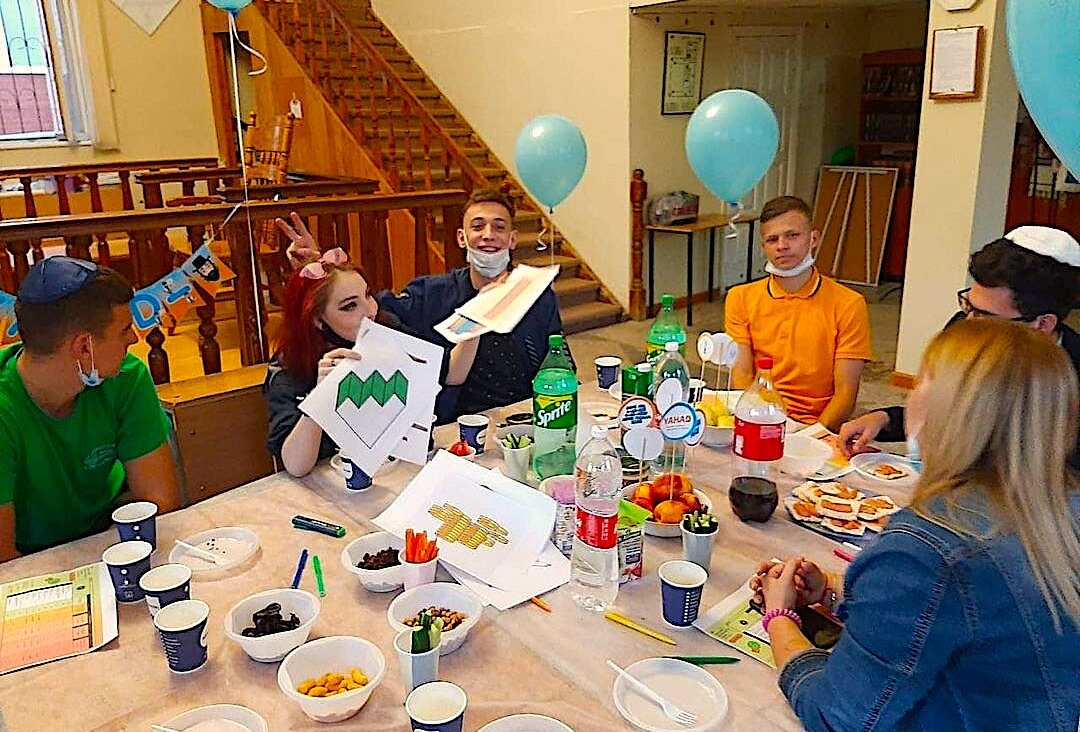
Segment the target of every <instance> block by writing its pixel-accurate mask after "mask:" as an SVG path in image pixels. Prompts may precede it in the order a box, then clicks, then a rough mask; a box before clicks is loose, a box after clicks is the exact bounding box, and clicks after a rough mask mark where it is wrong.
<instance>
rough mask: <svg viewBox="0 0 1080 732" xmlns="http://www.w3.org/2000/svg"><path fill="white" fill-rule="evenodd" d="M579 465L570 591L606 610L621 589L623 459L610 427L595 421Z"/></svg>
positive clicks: (583, 601) (590, 607) (593, 607)
mask: <svg viewBox="0 0 1080 732" xmlns="http://www.w3.org/2000/svg"><path fill="white" fill-rule="evenodd" d="M591 434H592V439H591V440H589V441H588V442H587V443H585V447H583V448H581V454H580V455H579V456H578V459H577V463H576V467H575V471H574V473H575V478H576V483H577V486H576V493H575V502H576V503H577V525H576V529H575V532H574V546H573V549H572V551H571V554H570V596H571V597H573V598H574V602H576V603H577V604H578V605H581V606H582V607H583V608H586V609H587V610H597V611H602V610H605V609H606V608H607V607H608V606H609V605H611V604H612V603H613V602H615V596H616V595H617V594H619V550H618V548H617V543H618V523H619V498H620V492H621V489H622V464H621V463H620V462H619V455H618V453H616V452H615V448H614V447H613V446H612V444H611V443H610V442H609V441H608V435H607V428H606V427H602V426H601V425H594V426H593V428H592V433H591Z"/></svg>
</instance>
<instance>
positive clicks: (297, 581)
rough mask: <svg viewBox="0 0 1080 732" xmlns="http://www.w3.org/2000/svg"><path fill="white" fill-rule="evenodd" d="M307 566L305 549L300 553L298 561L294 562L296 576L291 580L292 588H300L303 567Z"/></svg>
mask: <svg viewBox="0 0 1080 732" xmlns="http://www.w3.org/2000/svg"><path fill="white" fill-rule="evenodd" d="M306 566H307V549H304V550H303V551H301V552H300V559H299V561H297V562H296V574H294V575H293V578H292V588H293V589H294V590H295V589H296V588H297V587H299V586H300V578H301V577H303V576H304V567H306Z"/></svg>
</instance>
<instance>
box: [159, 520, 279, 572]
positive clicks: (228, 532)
mask: <svg viewBox="0 0 1080 732" xmlns="http://www.w3.org/2000/svg"><path fill="white" fill-rule="evenodd" d="M184 541H185V542H186V543H188V544H191V545H193V546H196V547H199V548H200V549H204V550H208V551H210V552H212V553H213V554H216V555H218V556H219V559H218V560H217V564H213V563H211V562H209V561H207V560H206V559H203V558H202V557H201V556H199V555H198V554H196V553H193V552H192V551H191V550H190V549H186V548H185V547H182V546H180V545H179V544H176V545H174V546H173V548H172V551H171V552H169V562H170V563H171V564H186V565H187V566H189V567H191V571H192V572H194V573H195V575H196V579H200V580H214V579H221V578H223V577H225V576H227V575H229V574H231V573H233V572H239V571H240V570H241V569H247V568H248V566H249V565H251V564H252V563H253V561H254V557H255V556H256V555H257V554H258V553H259V537H258V535H256V534H255V532H254V531H252V530H251V529H246V528H244V527H243V526H220V527H218V528H216V529H208V530H206V531H202V532H199V533H198V534H195V535H194V536H188V537H184Z"/></svg>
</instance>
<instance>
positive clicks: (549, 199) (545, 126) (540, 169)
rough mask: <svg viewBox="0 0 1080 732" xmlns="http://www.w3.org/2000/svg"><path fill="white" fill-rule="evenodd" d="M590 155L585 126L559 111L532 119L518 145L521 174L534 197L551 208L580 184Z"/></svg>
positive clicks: (519, 172)
mask: <svg viewBox="0 0 1080 732" xmlns="http://www.w3.org/2000/svg"><path fill="white" fill-rule="evenodd" d="M588 157H589V153H588V149H587V148H586V146H585V136H584V135H582V134H581V130H579V129H578V126H577V125H575V124H574V123H573V122H571V121H570V120H568V119H567V118H566V117H563V116H560V115H558V114H545V115H541V116H539V117H535V118H533V119H531V120H529V122H528V124H526V125H525V127H523V128H522V130H521V133H520V134H518V138H517V145H516V146H515V147H514V165H515V166H516V167H517V172H518V177H519V178H521V182H522V183H524V184H525V187H526V188H528V189H529V192H530V193H532V194H533V197H535V198H536V200H537V201H539V202H540V203H542V204H544V205H545V206H547V207H548V208H554V207H555V206H557V205H558V204H560V203H562V202H563V201H564V200H566V197H567V196H569V195H570V192H571V191H573V190H574V189H575V188H576V187H577V184H578V183H579V182H580V181H581V176H582V175H584V173H585V163H586V161H587V160H588Z"/></svg>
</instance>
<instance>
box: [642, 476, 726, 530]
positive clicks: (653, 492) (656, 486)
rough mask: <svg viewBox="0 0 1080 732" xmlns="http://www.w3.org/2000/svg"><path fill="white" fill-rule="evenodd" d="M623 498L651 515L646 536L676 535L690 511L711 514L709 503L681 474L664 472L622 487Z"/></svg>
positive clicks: (688, 479) (692, 483) (688, 478)
mask: <svg viewBox="0 0 1080 732" xmlns="http://www.w3.org/2000/svg"><path fill="white" fill-rule="evenodd" d="M623 498H625V499H626V500H628V501H630V502H631V503H633V504H636V505H638V506H641V507H642V508H645V509H648V510H649V511H651V512H652V518H651V519H649V520H647V521H646V522H645V533H646V534H648V535H649V536H664V537H668V538H672V537H676V536H679V534H680V532H679V523H680V522H681V521H682V518H683V516H685V515H686V514H688V513H690V512H691V511H711V509H712V504H711V503H710V502H709V499H708V498H707V497H706V496H705V494H704V493H702V492H701V491H699V490H694V482H693V481H692V480H690V476H688V475H684V474H683V473H663V474H661V475H658V476H657V477H656V478H654V479H653V480H646V481H642V482H641V483H632V484H631V485H628V486H626V487H625V488H623Z"/></svg>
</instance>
